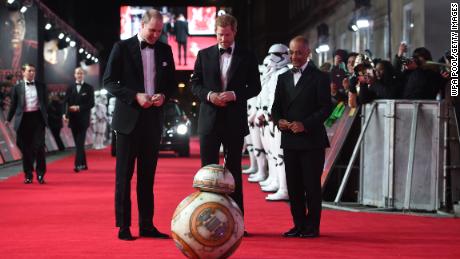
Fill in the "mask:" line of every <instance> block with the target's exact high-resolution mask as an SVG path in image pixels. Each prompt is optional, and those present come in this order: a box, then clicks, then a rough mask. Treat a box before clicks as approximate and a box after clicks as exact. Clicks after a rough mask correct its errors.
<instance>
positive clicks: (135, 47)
mask: <svg viewBox="0 0 460 259" xmlns="http://www.w3.org/2000/svg"><path fill="white" fill-rule="evenodd" d="M129 51H130V52H131V54H132V55H131V57H132V58H133V60H134V65H135V66H136V70H137V71H138V73H139V76H140V79H141V80H142V82H143V81H144V70H143V65H142V56H141V48H140V45H139V40H138V38H137V35H135V36H134V37H132V38H131V41H130V43H129Z"/></svg>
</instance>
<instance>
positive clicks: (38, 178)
mask: <svg viewBox="0 0 460 259" xmlns="http://www.w3.org/2000/svg"><path fill="white" fill-rule="evenodd" d="M37 181H38V183H39V184H44V183H45V178H44V177H43V175H39V176H37Z"/></svg>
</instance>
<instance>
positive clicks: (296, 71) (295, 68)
mask: <svg viewBox="0 0 460 259" xmlns="http://www.w3.org/2000/svg"><path fill="white" fill-rule="evenodd" d="M291 71H292V73H294V74H295V73H302V69H301V68H297V67H293V68H291Z"/></svg>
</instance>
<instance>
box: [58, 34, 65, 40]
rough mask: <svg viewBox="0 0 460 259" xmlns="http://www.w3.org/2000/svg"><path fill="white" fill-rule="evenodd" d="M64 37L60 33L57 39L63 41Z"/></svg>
mask: <svg viewBox="0 0 460 259" xmlns="http://www.w3.org/2000/svg"><path fill="white" fill-rule="evenodd" d="M64 36H65V35H64V33H62V32H61V33H59V36H58V38H59V39H60V40H62V39H64Z"/></svg>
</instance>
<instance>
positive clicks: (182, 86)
mask: <svg viewBox="0 0 460 259" xmlns="http://www.w3.org/2000/svg"><path fill="white" fill-rule="evenodd" d="M177 86H178V87H179V88H185V84H184V83H179V84H178V85H177Z"/></svg>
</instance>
